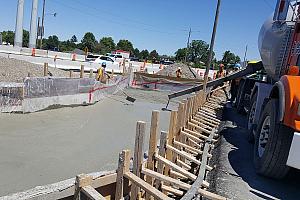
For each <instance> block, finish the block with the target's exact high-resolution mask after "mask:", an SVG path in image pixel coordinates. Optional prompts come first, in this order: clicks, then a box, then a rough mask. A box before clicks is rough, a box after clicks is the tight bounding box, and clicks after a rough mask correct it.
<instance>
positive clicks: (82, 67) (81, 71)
mask: <svg viewBox="0 0 300 200" xmlns="http://www.w3.org/2000/svg"><path fill="white" fill-rule="evenodd" d="M83 75H84V65H81V66H80V78H83Z"/></svg>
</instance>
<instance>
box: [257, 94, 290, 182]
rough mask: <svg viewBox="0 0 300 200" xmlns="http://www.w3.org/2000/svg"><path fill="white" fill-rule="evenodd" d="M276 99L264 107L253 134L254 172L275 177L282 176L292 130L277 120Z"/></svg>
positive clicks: (286, 167) (287, 169)
mask: <svg viewBox="0 0 300 200" xmlns="http://www.w3.org/2000/svg"><path fill="white" fill-rule="evenodd" d="M277 109H278V99H270V100H269V101H268V102H267V104H266V105H265V107H264V110H263V112H262V115H261V117H260V121H259V124H258V127H257V131H256V134H255V144H254V167H255V170H256V173H258V174H260V175H263V176H266V177H270V178H275V179H281V178H284V177H285V175H286V174H287V173H288V171H289V167H288V166H287V165H286V162H287V158H288V155H289V150H290V146H291V142H292V139H293V132H294V130H293V129H291V128H289V127H287V126H285V125H283V124H282V123H280V122H279V120H278V112H277Z"/></svg>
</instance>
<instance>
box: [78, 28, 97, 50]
mask: <svg viewBox="0 0 300 200" xmlns="http://www.w3.org/2000/svg"><path fill="white" fill-rule="evenodd" d="M81 43H82V47H83V49H84V48H85V47H87V48H88V50H89V52H94V50H95V47H96V44H97V41H96V38H95V36H94V34H93V33H91V32H87V33H85V34H84V36H83V38H82V40H81Z"/></svg>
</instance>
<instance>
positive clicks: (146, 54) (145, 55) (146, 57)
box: [140, 49, 149, 60]
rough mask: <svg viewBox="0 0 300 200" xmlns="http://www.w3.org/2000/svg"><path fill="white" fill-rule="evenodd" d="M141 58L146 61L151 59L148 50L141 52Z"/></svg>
mask: <svg viewBox="0 0 300 200" xmlns="http://www.w3.org/2000/svg"><path fill="white" fill-rule="evenodd" d="M140 58H141V59H144V60H147V59H148V58H149V51H148V50H147V49H145V50H142V51H141V52H140Z"/></svg>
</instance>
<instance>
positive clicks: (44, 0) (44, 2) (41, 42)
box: [40, 0, 46, 48]
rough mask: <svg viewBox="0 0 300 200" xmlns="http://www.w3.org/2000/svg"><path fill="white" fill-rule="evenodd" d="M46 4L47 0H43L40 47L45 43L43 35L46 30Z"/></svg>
mask: <svg viewBox="0 0 300 200" xmlns="http://www.w3.org/2000/svg"><path fill="white" fill-rule="evenodd" d="M45 5H46V0H43V14H42V28H41V41H40V48H42V45H43V36H44V32H45V28H44V20H45Z"/></svg>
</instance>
